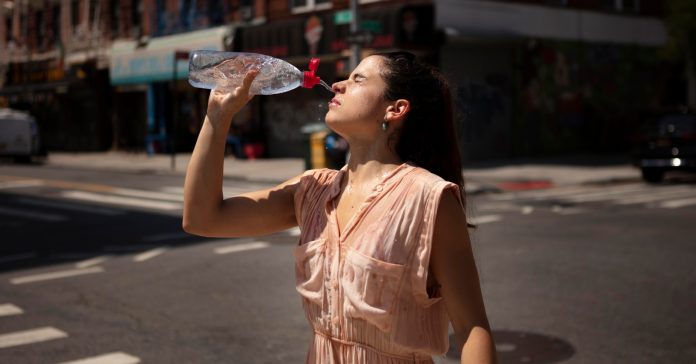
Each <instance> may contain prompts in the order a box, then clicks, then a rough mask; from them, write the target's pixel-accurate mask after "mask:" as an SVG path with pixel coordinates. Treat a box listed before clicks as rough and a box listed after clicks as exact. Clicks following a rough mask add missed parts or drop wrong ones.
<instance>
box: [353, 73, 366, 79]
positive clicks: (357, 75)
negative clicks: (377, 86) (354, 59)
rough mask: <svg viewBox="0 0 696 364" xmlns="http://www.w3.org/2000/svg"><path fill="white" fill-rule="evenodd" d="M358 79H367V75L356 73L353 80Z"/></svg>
mask: <svg viewBox="0 0 696 364" xmlns="http://www.w3.org/2000/svg"><path fill="white" fill-rule="evenodd" d="M356 77H362V78H367V77H365V75H363V74H362V73H354V74H353V78H356Z"/></svg>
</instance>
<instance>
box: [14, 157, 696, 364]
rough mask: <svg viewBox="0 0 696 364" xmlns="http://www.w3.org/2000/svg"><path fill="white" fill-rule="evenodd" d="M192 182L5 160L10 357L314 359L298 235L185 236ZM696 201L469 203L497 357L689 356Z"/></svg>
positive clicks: (671, 193) (589, 193)
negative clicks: (183, 218) (297, 265)
mask: <svg viewBox="0 0 696 364" xmlns="http://www.w3.org/2000/svg"><path fill="white" fill-rule="evenodd" d="M182 185H183V177H182V176H180V175H166V174H164V175H154V174H129V173H104V172H93V171H88V170H68V169H55V168H48V167H41V166H13V165H0V234H1V235H0V240H1V241H2V244H0V362H1V363H61V362H69V361H74V360H80V359H86V358H96V357H100V356H101V357H100V359H99V360H101V361H99V360H97V359H94V360H95V361H93V362H94V363H106V362H109V363H116V364H123V363H135V362H139V361H140V362H144V363H170V362H177V363H222V362H225V363H278V362H283V363H299V362H303V361H304V357H305V353H306V349H307V345H308V344H309V339H310V331H309V328H308V326H307V323H306V320H305V318H304V314H303V311H302V309H301V306H300V299H299V296H298V295H297V294H296V292H295V290H294V276H293V274H294V273H293V258H292V254H291V246H292V245H293V244H295V243H296V239H297V237H296V236H297V233H298V232H297V231H296V230H289V231H284V232H279V233H277V234H274V235H271V236H264V237H256V238H250V239H202V238H198V237H194V236H190V235H188V234H185V233H183V232H182V231H181V228H180V223H181V222H180V215H181V211H180V206H181V187H182ZM265 186H266V185H264V184H261V183H250V182H242V181H235V180H226V181H225V194H226V195H230V194H235V193H240V192H244V191H247V190H253V189H258V188H263V187H265ZM694 199H696V184H694V183H691V184H688V183H687V184H675V183H672V184H666V185H661V186H647V185H642V184H638V183H629V184H621V185H602V186H580V187H570V188H562V189H553V190H545V191H542V192H521V193H518V194H485V195H479V196H472V197H470V199H469V216H470V218H471V219H472V220H473V222H475V223H477V224H478V228H477V229H475V230H473V231H472V238H473V241H474V249H475V255H476V257H477V262H478V267H479V271H480V275H481V281H482V287H483V290H484V297H485V301H486V307H487V310H488V315H489V319H490V322H491V325H492V327H493V330H494V335H495V337H496V343H497V345H498V353H499V358H500V361H501V362H502V363H532V364H541V363H561V362H563V363H692V362H695V361H696V315H694V314H693V311H694V307H696V293H695V288H696V268H694V267H695V266H696V265H695V264H694V262H695V261H696V224H694V222H695V221H696V202H694V203H692V201H693V200H694ZM107 360H110V361H107ZM436 362H438V363H454V362H456V353H455V352H454V350H453V351H452V352H451V353H449V355H448V356H447V357H444V358H436Z"/></svg>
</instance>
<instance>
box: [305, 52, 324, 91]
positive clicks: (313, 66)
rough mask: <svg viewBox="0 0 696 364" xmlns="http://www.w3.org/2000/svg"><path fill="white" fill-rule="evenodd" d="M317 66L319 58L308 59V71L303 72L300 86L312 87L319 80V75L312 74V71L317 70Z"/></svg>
mask: <svg viewBox="0 0 696 364" xmlns="http://www.w3.org/2000/svg"><path fill="white" fill-rule="evenodd" d="M317 68H319V58H312V60H311V61H309V71H305V72H304V80H303V81H302V87H305V88H312V87H314V86H316V85H317V84H318V83H319V82H320V81H321V79H320V78H319V76H315V75H314V73H315V72H316V71H317Z"/></svg>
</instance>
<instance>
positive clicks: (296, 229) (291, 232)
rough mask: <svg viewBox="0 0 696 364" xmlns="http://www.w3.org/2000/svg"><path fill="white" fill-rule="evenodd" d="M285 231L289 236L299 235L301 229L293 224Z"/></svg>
mask: <svg viewBox="0 0 696 364" xmlns="http://www.w3.org/2000/svg"><path fill="white" fill-rule="evenodd" d="M286 232H287V234H288V235H290V236H300V235H301V234H302V231H301V230H300V228H299V227H297V226H295V227H294V228H290V229H288V230H286Z"/></svg>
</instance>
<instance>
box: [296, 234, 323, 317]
mask: <svg viewBox="0 0 696 364" xmlns="http://www.w3.org/2000/svg"><path fill="white" fill-rule="evenodd" d="M325 245H326V240H325V239H317V240H312V241H310V242H307V243H305V244H302V245H298V246H296V247H294V248H293V255H294V256H295V289H297V291H298V292H299V293H300V295H302V297H304V298H306V299H307V300H309V301H310V302H313V303H315V304H317V305H321V300H322V292H323V289H322V288H323V280H324V256H325V253H324V247H325Z"/></svg>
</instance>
